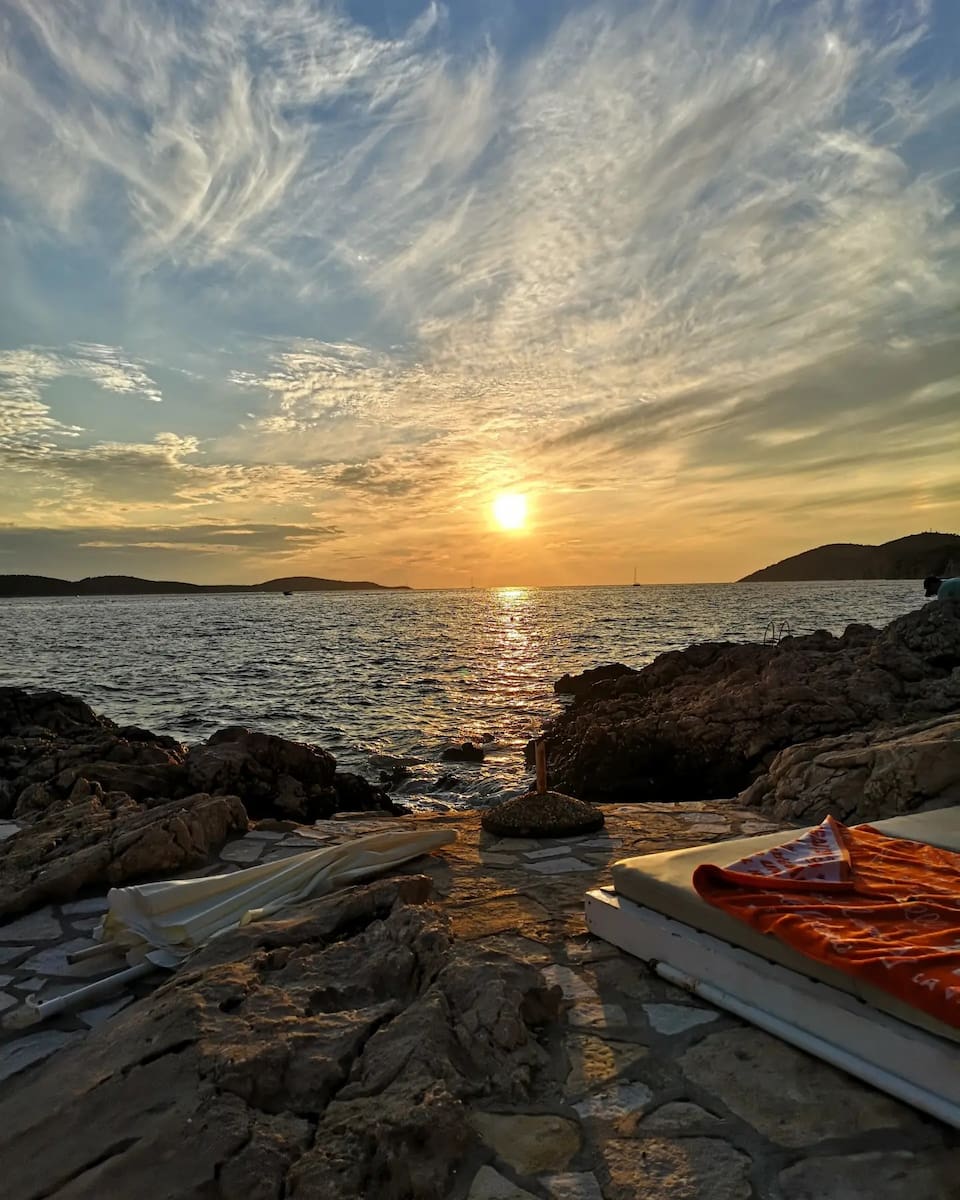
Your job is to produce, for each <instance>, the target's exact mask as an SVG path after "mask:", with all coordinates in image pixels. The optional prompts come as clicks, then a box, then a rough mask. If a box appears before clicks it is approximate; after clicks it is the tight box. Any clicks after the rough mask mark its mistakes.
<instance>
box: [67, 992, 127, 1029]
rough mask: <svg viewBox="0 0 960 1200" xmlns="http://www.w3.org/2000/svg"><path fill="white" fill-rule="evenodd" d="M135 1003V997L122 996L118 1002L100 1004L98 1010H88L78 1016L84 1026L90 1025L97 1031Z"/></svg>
mask: <svg viewBox="0 0 960 1200" xmlns="http://www.w3.org/2000/svg"><path fill="white" fill-rule="evenodd" d="M132 1003H133V996H130V995H125V996H120V997H119V999H117V1000H110V1001H108V1002H107V1003H106V1004H98V1005H97V1006H96V1008H87V1009H84V1010H83V1012H81V1013H79V1014H78V1016H79V1017H80V1020H81V1021H82V1022H83V1023H84V1025H88V1026H89V1027H90V1028H91V1029H96V1028H97V1026H98V1025H102V1024H103V1023H104V1021H109V1020H110V1018H111V1017H115V1016H116V1015H117V1013H118V1012H120V1010H121V1009H124V1008H126V1007H127V1005H128V1004H132Z"/></svg>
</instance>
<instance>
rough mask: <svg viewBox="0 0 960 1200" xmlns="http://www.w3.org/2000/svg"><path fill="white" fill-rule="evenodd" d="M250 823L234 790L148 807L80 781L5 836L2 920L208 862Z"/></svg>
mask: <svg viewBox="0 0 960 1200" xmlns="http://www.w3.org/2000/svg"><path fill="white" fill-rule="evenodd" d="M246 829H247V814H246V812H245V811H244V808H243V805H242V804H241V803H240V801H239V800H238V799H237V798H236V797H235V796H208V795H195V796H187V797H184V798H183V799H180V800H174V801H168V802H167V803H165V804H159V805H155V806H154V807H152V808H147V807H145V806H143V805H141V804H138V803H137V802H136V801H135V800H133V799H132V798H131V797H130V796H127V795H125V794H124V793H122V792H104V791H103V790H102V789H101V788H100V786H99V785H98V784H89V783H87V782H86V781H81V782H80V783H79V784H78V785H77V786H76V787H75V788H74V791H73V793H72V794H71V795H70V796H69V797H67V798H66V799H62V800H57V801H56V802H54V803H52V804H50V805H49V806H48V807H47V809H46V811H45V812H44V813H43V815H42V816H41V817H40V819H39V820H38V821H36V822H35V823H34V824H31V825H28V826H26V827H25V828H23V829H21V831H20V832H19V833H18V834H17V835H16V836H15V837H12V838H9V839H7V840H6V841H4V842H0V918H3V917H9V916H13V915H14V914H16V913H21V912H28V911H29V910H30V909H32V908H36V907H37V906H39V905H41V904H49V903H59V902H61V901H64V900H70V899H72V898H73V897H74V896H76V895H77V894H78V893H79V892H81V891H82V890H83V889H85V888H88V887H93V886H96V887H98V888H100V889H104V888H107V887H114V886H116V885H119V884H123V883H127V882H130V881H132V880H135V879H144V878H149V877H150V876H158V875H170V874H174V873H176V872H178V871H183V870H188V869H190V868H191V867H198V866H202V865H203V864H204V863H205V862H207V860H208V858H209V857H210V856H211V855H212V854H213V853H214V852H215V851H216V850H218V849H219V848H220V846H222V845H223V843H224V842H225V841H226V839H227V837H228V836H230V834H232V833H241V832H245V831H246ZM0 940H2V930H0Z"/></svg>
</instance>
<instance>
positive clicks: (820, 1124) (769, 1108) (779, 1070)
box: [679, 1028, 921, 1149]
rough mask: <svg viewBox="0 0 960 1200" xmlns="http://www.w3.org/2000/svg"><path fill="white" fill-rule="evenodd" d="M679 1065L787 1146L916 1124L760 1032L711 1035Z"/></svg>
mask: <svg viewBox="0 0 960 1200" xmlns="http://www.w3.org/2000/svg"><path fill="white" fill-rule="evenodd" d="M679 1064H680V1067H681V1069H682V1070H683V1073H684V1074H685V1075H686V1077H687V1079H689V1080H690V1081H691V1083H694V1084H696V1085H697V1086H698V1087H701V1088H703V1090H704V1091H705V1092H707V1093H708V1094H709V1095H712V1096H716V1097H717V1098H718V1099H719V1100H720V1101H721V1102H722V1103H723V1104H725V1105H726V1106H727V1108H729V1109H730V1110H731V1112H734V1113H736V1115H737V1116H738V1117H740V1118H742V1119H743V1120H744V1121H746V1122H748V1123H749V1124H750V1125H752V1126H753V1127H754V1128H755V1129H756V1130H757V1131H758V1132H760V1133H762V1134H763V1135H764V1136H765V1137H767V1138H769V1139H770V1140H771V1141H772V1142H776V1143H778V1144H779V1145H781V1146H787V1147H790V1148H791V1149H798V1148H800V1147H803V1146H815V1145H816V1144H817V1143H818V1142H822V1141H826V1140H827V1139H829V1138H849V1137H852V1136H854V1135H855V1134H859V1133H867V1132H870V1131H873V1130H880V1129H907V1128H911V1127H912V1128H913V1129H917V1128H918V1127H919V1123H920V1120H921V1118H920V1117H919V1116H918V1115H916V1114H914V1113H913V1112H912V1111H911V1110H910V1109H908V1108H906V1107H904V1106H903V1105H901V1104H898V1103H897V1102H896V1101H895V1100H892V1099H890V1098H889V1097H888V1096H885V1095H883V1093H882V1092H877V1091H874V1089H873V1088H871V1087H868V1086H867V1085H866V1084H862V1083H859V1082H857V1081H856V1080H854V1079H852V1078H851V1077H850V1076H849V1075H845V1074H843V1073H842V1072H840V1071H837V1070H835V1069H834V1068H833V1067H830V1066H828V1065H827V1064H826V1063H824V1062H821V1061H820V1060H819V1059H816V1058H811V1057H810V1056H809V1055H807V1054H804V1053H802V1051H800V1050H795V1049H794V1048H793V1047H792V1046H788V1045H786V1043H784V1042H781V1041H779V1040H778V1039H777V1038H774V1037H771V1036H770V1035H769V1034H767V1033H763V1032H762V1031H761V1030H759V1029H750V1028H747V1029H729V1030H726V1031H724V1032H722V1033H713V1034H710V1035H709V1036H708V1037H706V1038H704V1039H703V1041H701V1042H698V1043H697V1044H696V1045H694V1046H691V1047H690V1049H689V1050H687V1051H686V1052H685V1053H684V1054H683V1056H682V1057H681V1058H680V1060H679Z"/></svg>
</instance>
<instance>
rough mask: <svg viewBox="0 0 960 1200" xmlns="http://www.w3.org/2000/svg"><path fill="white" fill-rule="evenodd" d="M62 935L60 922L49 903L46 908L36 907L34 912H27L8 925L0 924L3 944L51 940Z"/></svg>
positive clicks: (0, 940)
mask: <svg viewBox="0 0 960 1200" xmlns="http://www.w3.org/2000/svg"><path fill="white" fill-rule="evenodd" d="M62 936H63V930H62V929H61V928H60V922H59V920H58V919H57V917H56V915H55V914H54V911H53V909H52V908H51V907H50V906H49V905H47V907H46V908H38V909H37V911H36V912H32V913H27V915H26V916H25V917H18V918H17V919H16V920H15V921H11V922H10V923H9V925H0V942H2V943H5V944H8V943H10V942H30V943H33V942H52V941H53V940H54V939H55V938H58V937H62Z"/></svg>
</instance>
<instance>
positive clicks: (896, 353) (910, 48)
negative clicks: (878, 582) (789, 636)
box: [0, 0, 960, 569]
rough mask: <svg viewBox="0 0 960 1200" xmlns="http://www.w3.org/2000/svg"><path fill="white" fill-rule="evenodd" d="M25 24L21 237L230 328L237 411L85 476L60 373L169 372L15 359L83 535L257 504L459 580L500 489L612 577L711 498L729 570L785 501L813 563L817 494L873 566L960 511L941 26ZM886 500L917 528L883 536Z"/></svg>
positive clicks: (35, 423) (70, 0) (199, 14)
mask: <svg viewBox="0 0 960 1200" xmlns="http://www.w3.org/2000/svg"><path fill="white" fill-rule="evenodd" d="M944 3H946V0H944ZM7 10H8V15H7V18H6V22H7V24H6V32H7V34H8V36H7V39H6V41H7V50H6V54H5V57H4V58H3V60H2V62H0V114H2V115H0V126H2V130H3V134H4V140H5V148H6V150H7V152H6V153H5V155H4V163H3V166H2V168H0V172H2V175H0V177H2V179H3V183H4V186H5V188H6V192H7V195H8V197H9V199H10V203H11V206H12V207H11V213H12V216H11V218H10V221H11V223H10V226H9V228H10V229H11V230H12V231H13V233H12V236H14V237H16V238H18V239H21V240H22V241H24V242H25V243H26V242H28V241H30V239H34V240H36V239H41V238H48V239H49V238H52V239H56V240H57V242H58V244H60V245H64V246H78V245H81V244H82V245H84V246H94V247H95V248H96V252H97V254H98V255H99V256H100V259H101V260H102V261H103V262H105V263H108V264H109V268H110V270H111V271H112V272H113V274H114V278H115V279H116V281H117V286H118V287H122V288H127V289H130V294H131V295H132V296H133V297H134V298H135V302H139V301H136V298H137V297H142V296H143V295H146V294H149V295H151V296H153V297H154V300H153V302H152V307H151V309H150V311H151V314H155V313H156V312H157V311H162V300H163V297H164V295H168V296H169V297H170V298H171V303H174V302H175V301H174V299H173V298H174V297H177V298H179V297H181V296H182V295H184V294H185V293H190V294H191V295H192V296H195V297H207V298H208V300H209V303H208V305H207V308H208V309H209V310H210V314H212V315H209V317H208V319H209V321H210V328H211V330H212V331H214V332H213V333H212V334H211V336H214V337H216V338H217V339H218V341H217V343H216V363H217V369H218V370H220V371H221V372H222V375H221V381H222V380H227V381H229V382H231V383H232V384H233V385H234V386H235V387H237V388H238V391H239V394H240V395H243V396H246V397H247V400H248V403H247V405H246V410H245V411H244V412H242V413H241V412H238V411H236V410H235V409H231V410H230V411H229V412H227V411H226V410H224V413H223V416H222V417H221V419H220V424H219V427H218V428H217V429H216V430H215V431H211V430H210V429H209V428H205V429H202V430H201V429H200V426H199V423H196V428H194V427H193V425H191V416H190V412H189V409H185V410H184V415H183V416H182V419H181V421H180V424H179V426H177V427H178V428H179V432H178V433H176V434H166V435H162V438H159V439H158V438H156V437H155V436H154V437H152V438H151V439H144V440H143V441H140V442H135V443H129V444H128V443H119V442H117V441H116V439H114V438H112V437H111V436H110V432H109V430H98V431H94V432H95V434H96V437H97V438H98V439H99V440H98V441H97V443H96V444H95V445H94V446H92V447H90V446H75V447H71V446H69V445H67V444H66V442H65V439H66V438H67V437H68V436H69V435H70V434H72V433H75V432H77V430H76V427H75V425H74V424H73V423H72V422H71V421H67V420H64V421H63V422H62V423H61V422H60V419H59V418H58V416H57V413H56V410H55V409H52V408H51V407H50V406H49V404H48V403H47V401H46V400H45V388H46V387H47V386H48V384H49V382H50V381H51V380H53V379H54V378H61V377H64V376H69V375H78V376H80V377H82V378H85V379H88V380H91V381H92V382H94V383H96V384H98V385H99V386H100V387H101V388H104V389H107V390H109V391H113V392H118V393H123V392H129V393H137V394H139V395H142V396H144V397H147V398H151V399H159V398H160V397H159V389H158V387H157V385H156V384H155V383H154V382H153V380H152V378H151V376H150V370H151V368H150V367H148V366H147V365H146V364H145V363H143V362H142V361H140V360H139V359H138V357H137V356H136V355H133V354H123V353H121V352H120V351H116V350H110V349H108V348H106V347H103V346H91V345H81V346H79V347H74V348H71V349H69V350H65V351H63V352H51V351H30V350H15V351H12V352H11V354H10V355H9V356H8V359H9V369H8V368H7V367H6V366H4V363H5V362H6V361H7V359H3V358H0V371H3V372H5V374H4V375H0V383H2V382H3V380H4V379H6V381H7V383H8V385H9V386H8V387H7V388H6V391H5V392H4V393H3V394H4V395H5V397H6V399H5V400H3V401H0V404H2V405H3V407H0V437H2V436H3V435H4V432H5V433H6V436H7V439H8V440H7V443H6V444H7V446H8V450H9V452H10V453H11V454H14V459H13V461H15V462H16V463H17V465H18V466H19V468H20V469H21V470H22V471H26V470H28V469H30V470H34V469H35V470H37V471H43V472H45V473H46V474H45V476H44V478H45V479H47V480H49V479H53V478H56V479H59V480H60V481H61V483H62V486H63V487H64V488H66V489H67V491H66V493H65V494H67V495H69V496H70V497H72V499H71V503H72V504H73V505H74V506H75V509H74V512H75V517H76V519H82V513H83V511H84V507H83V506H84V505H88V506H97V507H96V512H97V514H98V519H99V514H100V513H101V512H105V511H107V506H109V505H110V504H114V505H118V504H120V503H121V502H123V503H125V504H129V505H130V508H129V513H130V514H131V515H130V516H129V517H125V518H124V520H133V519H140V518H134V517H133V515H132V514H134V513H141V514H146V513H149V515H150V516H151V517H152V516H153V515H157V516H158V517H159V515H160V514H161V509H162V504H163V496H164V494H166V496H167V504H168V506H169V507H171V508H179V507H184V506H187V507H189V506H192V505H201V504H202V505H204V506H212V507H216V506H222V507H223V510H224V511H225V512H226V511H228V510H229V512H230V514H231V517H236V518H238V519H242V518H243V513H242V512H241V511H240V509H241V508H242V506H243V505H244V504H246V506H247V513H248V515H253V514H256V513H257V511H258V506H262V505H268V506H270V508H271V511H276V513H278V514H280V515H279V516H278V519H283V520H294V519H296V520H301V519H302V520H309V519H310V518H309V513H311V512H321V513H322V514H324V518H323V519H324V521H326V520H329V521H330V522H331V523H336V524H337V525H338V527H342V528H343V529H344V530H345V531H346V534H345V538H346V542H345V546H344V552H347V551H349V552H351V553H353V552H356V553H364V552H366V553H368V554H369V556H370V558H371V560H376V556H377V555H378V554H380V553H382V552H383V551H384V548H385V547H391V546H392V547H396V546H397V545H398V542H399V541H402V542H403V543H404V544H405V546H406V547H407V550H408V551H409V552H411V553H413V552H417V553H423V552H424V551H423V542H424V538H423V534H422V531H423V530H424V528H425V527H427V526H429V527H431V528H432V529H433V530H434V534H433V537H434V549H435V550H436V553H437V555H438V559H437V561H438V562H439V561H440V559H441V558H442V556H443V555H444V554H447V553H448V552H449V553H453V552H454V549H453V548H455V547H456V546H457V544H458V541H459V543H461V544H462V543H463V541H464V540H465V539H469V538H472V537H477V536H480V535H479V534H477V533H476V530H475V529H474V528H473V526H471V525H470V522H469V519H468V514H469V513H470V512H476V511H477V510H478V508H479V506H480V505H481V504H482V503H483V502H485V499H486V498H488V497H489V494H490V492H491V491H492V490H496V489H497V488H499V487H504V486H516V487H525V488H528V489H530V490H531V491H532V492H534V493H536V494H538V495H539V496H540V497H541V499H540V501H539V503H538V514H539V520H540V521H541V522H542V527H543V528H544V529H546V530H547V532H548V536H549V538H550V539H551V543H550V544H551V545H554V546H560V545H563V546H567V547H570V546H573V545H577V544H581V543H584V544H585V545H586V546H591V545H592V546H594V547H595V548H596V549H597V553H598V554H603V555H607V556H608V558H607V561H610V557H609V556H612V555H614V554H616V553H619V552H620V551H618V550H617V547H618V546H622V544H623V542H624V540H625V539H626V538H629V537H630V536H631V534H630V528H629V523H628V521H627V519H626V518H625V516H624V512H623V508H624V505H625V503H626V501H627V498H629V500H630V503H632V504H633V505H634V506H636V505H639V504H641V503H642V505H643V511H644V514H645V528H646V529H647V531H648V533H649V536H662V537H664V538H668V537H669V536H671V533H670V531H671V529H674V528H675V527H676V523H677V520H678V514H685V515H687V516H690V517H692V518H696V515H697V514H698V513H700V512H702V511H703V509H704V508H705V507H707V506H708V505H709V506H710V507H711V511H715V512H717V513H718V514H725V517H724V519H725V520H726V521H727V525H726V528H727V529H728V530H729V531H730V537H731V538H732V539H736V538H740V539H741V541H742V539H743V538H744V537H745V536H747V534H746V533H745V530H749V529H752V530H754V531H756V529H757V518H756V514H755V512H754V511H753V509H752V507H751V506H752V505H754V506H755V502H756V498H757V497H758V496H760V495H766V494H768V493H769V488H770V484H771V481H775V482H776V484H777V486H778V488H779V489H780V490H781V491H782V492H784V493H792V495H793V496H794V497H799V498H801V499H802V500H805V501H806V503H807V507H806V509H805V510H804V511H807V512H808V513H809V514H810V522H809V523H808V525H807V526H804V527H803V532H802V534H799V533H798V536H803V537H811V536H813V531H814V529H815V528H816V525H817V522H818V521H819V519H820V518H819V517H818V516H816V514H817V512H818V511H819V510H818V507H817V505H818V504H821V503H827V504H829V502H830V498H831V497H832V498H833V502H834V504H835V507H836V512H837V515H838V516H842V514H843V513H847V514H848V515H849V517H850V519H851V521H854V522H856V523H857V530H854V531H851V536H853V535H854V534H855V533H856V532H857V531H858V530H861V529H864V528H865V527H866V526H865V522H867V524H869V523H870V522H876V523H879V524H882V522H883V521H886V522H887V523H888V525H889V526H891V532H900V531H901V526H902V522H903V520H904V516H903V511H904V510H903V507H902V504H901V499H902V497H904V496H906V495H912V496H914V497H917V496H920V495H921V494H927V495H934V496H936V497H939V498H941V499H938V500H937V501H936V503H938V504H942V505H943V507H942V509H941V510H940V511H942V512H943V515H944V517H945V520H946V521H947V522H949V521H950V520H953V521H954V522H955V521H956V520H957V519H958V518H960V511H958V510H957V507H956V505H954V506H952V507H951V506H950V504H949V503H948V502H946V503H944V502H943V501H942V497H943V496H944V494H945V493H944V490H943V485H944V482H945V481H946V479H947V477H948V475H949V472H950V471H951V469H954V470H955V468H951V462H952V455H951V452H950V422H951V413H952V412H953V411H955V408H952V407H951V406H955V402H956V396H957V392H956V388H955V381H956V379H957V377H958V375H960V365H958V361H957V344H956V341H955V340H954V339H955V338H956V329H957V314H958V312H960V221H958V201H960V175H958V174H957V172H956V162H955V152H956V144H957V138H958V137H960V84H958V81H957V79H956V77H955V69H954V73H953V74H951V71H950V68H949V64H947V65H946V66H945V65H944V63H945V61H946V60H944V59H942V58H938V57H937V47H936V45H935V44H934V43H933V40H932V39H931V30H932V29H933V28H934V27H935V24H936V21H937V20H938V19H939V18H940V17H942V16H943V14H944V12H945V11H946V10H945V9H944V6H943V4H940V5H937V4H935V3H934V2H933V0H907V2H903V0H896V2H894V0H890V2H889V3H888V2H886V0H877V2H876V3H871V4H863V3H858V2H853V0H851V2H849V3H841V2H840V0H810V2H805V0H803V2H798V3H795V4H794V3H791V4H775V5H771V4H768V3H760V2H759V0H757V2H756V3H754V2H753V0H743V3H737V4H736V5H734V4H727V5H720V4H717V5H699V4H695V3H692V2H687V3H684V2H681V0H649V2H646V3H626V2H625V0H624V2H623V3H621V2H619V0H598V2H597V3H594V4H590V5H583V4H569V5H562V4H558V5H557V7H556V9H555V10H553V12H552V13H551V15H550V18H549V25H546V24H545V25H544V27H543V29H542V30H541V31H540V33H539V35H538V36H536V37H532V38H530V37H528V38H527V39H526V40H524V41H523V42H520V41H517V42H514V40H513V39H512V37H511V18H510V9H509V7H504V8H503V9H502V10H500V9H499V7H498V6H496V5H494V6H490V8H489V11H488V10H487V8H486V7H484V8H483V10H482V11H481V10H480V9H479V6H476V7H475V6H459V5H456V4H453V5H451V6H450V8H449V9H447V8H444V7H443V6H440V5H437V4H426V5H424V7H423V9H422V12H421V13H420V15H419V16H418V17H417V18H416V19H414V20H412V21H411V22H410V23H409V24H408V25H407V26H406V27H405V28H399V29H392V30H389V31H388V30H386V29H385V28H379V27H378V28H374V27H372V26H368V25H364V24H363V23H362V22H360V21H359V20H356V19H352V18H351V17H350V16H348V15H347V10H346V9H344V8H342V7H338V6H334V5H332V4H326V3H320V2H319V0H278V3H275V4H269V5H268V4H264V3H262V2H258V0H206V2H204V3H203V4H200V3H179V4H177V5H170V4H164V3H160V0H152V2H150V3H146V4H144V3H136V4H134V3H129V2H124V0H116V3H112V4H110V5H102V4H97V3H94V2H93V0H65V2H64V3H63V4H61V5H58V6H57V7H56V9H55V10H54V9H53V8H51V6H50V5H48V4H45V3H43V0H10V2H9V3H8V5H7ZM947 17H949V14H947ZM197 303H198V305H199V301H198V302H197ZM158 305H160V306H161V307H160V308H158ZM218 309H224V310H226V309H229V311H230V313H231V314H232V316H231V320H232V321H233V322H234V325H233V326H231V327H228V328H224V327H221V326H218V325H217V324H216V321H215V314H216V312H217V310H218ZM197 311H198V312H199V311H200V308H199V307H198V309H197ZM245 314H246V315H247V317H246V319H247V320H249V324H247V323H245ZM133 332H134V335H136V329H135V328H134V330H133ZM211 353H213V351H211ZM31 356H33V357H31ZM231 360H232V361H231ZM210 386H212V385H211V383H210V377H209V376H208V378H207V379H206V380H203V379H198V380H197V389H198V392H199V393H201V394H202V392H203V388H204V387H210ZM29 439H32V441H30V440H29ZM62 439H63V440H62ZM164 439H166V440H164ZM15 442H16V443H17V445H14V443H15ZM24 447H26V448H24ZM15 452H16V453H15ZM16 454H19V458H17V457H16ZM871 456H872V459H873V465H872V466H871V461H870V460H871ZM28 460H29V461H28ZM30 463H32V464H33V466H30ZM138 472H142V475H143V479H142V481H141V482H140V483H139V484H137V485H136V486H134V480H135V477H136V476H137V473H138ZM920 476H923V477H925V478H926V480H927V482H928V485H929V486H928V491H927V492H926V493H922V489H919V490H918V478H919V477H920ZM45 486H46V485H45ZM52 494H53V493H52V492H50V495H49V496H48V499H49V498H50V497H52ZM870 494H874V495H876V496H878V497H881V496H883V495H887V496H891V497H892V496H894V495H896V496H897V497H899V498H900V499H897V500H893V499H890V500H887V501H884V500H883V499H879V500H878V501H877V503H878V505H879V508H878V509H877V511H876V512H874V513H872V514H869V520H868V519H867V517H866V516H865V515H864V514H865V512H866V508H865V503H864V501H863V500H862V497H865V496H867V495H870ZM784 503H785V504H790V505H792V504H793V501H792V500H790V501H787V500H785V501H784ZM90 511H91V512H93V511H94V509H93V508H90ZM775 519H776V518H771V520H775ZM718 520H719V518H718ZM711 521H712V518H711ZM378 522H379V524H378ZM384 526H386V528H385V527H384ZM870 527H871V528H873V525H871V526H870ZM718 530H719V532H720V533H722V530H720V529H719V526H718V525H716V523H714V526H713V531H712V534H711V536H716V534H717V532H718ZM650 531H653V532H650ZM585 534H586V535H587V536H586V538H585V537H584V535H585ZM645 536H647V534H645ZM351 539H352V540H351ZM147 540H154V539H147ZM161 540H162V539H161ZM501 549H502V548H501ZM511 552H512V551H511ZM431 553H432V552H431ZM585 553H586V551H585ZM438 569H439V568H438ZM578 569H579V568H578ZM734 569H736V568H734Z"/></svg>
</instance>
